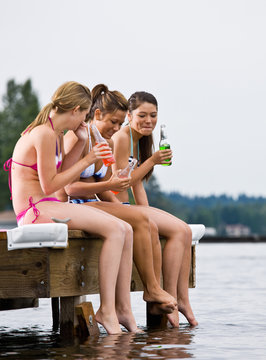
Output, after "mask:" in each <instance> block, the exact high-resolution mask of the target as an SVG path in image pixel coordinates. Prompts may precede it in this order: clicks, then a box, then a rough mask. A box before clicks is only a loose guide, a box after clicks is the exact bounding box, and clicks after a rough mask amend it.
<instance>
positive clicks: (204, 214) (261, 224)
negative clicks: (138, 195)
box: [145, 176, 266, 235]
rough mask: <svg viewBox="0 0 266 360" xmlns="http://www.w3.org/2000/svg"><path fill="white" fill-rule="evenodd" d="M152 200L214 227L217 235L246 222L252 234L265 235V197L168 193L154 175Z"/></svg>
mask: <svg viewBox="0 0 266 360" xmlns="http://www.w3.org/2000/svg"><path fill="white" fill-rule="evenodd" d="M145 187H146V191H147V194H148V197H149V203H150V205H152V206H155V207H158V208H160V209H163V210H165V211H168V212H170V213H171V214H173V215H175V216H177V217H179V218H180V219H182V220H184V221H185V222H187V223H190V224H204V225H205V226H206V227H214V228H216V230H217V234H218V235H225V226H226V225H231V224H243V225H246V226H248V227H249V228H250V230H251V232H252V234H258V235H265V234H266V198H264V197H250V196H246V195H244V194H242V195H239V196H238V197H237V198H233V197H231V196H228V195H220V196H214V195H211V196H206V197H203V196H194V197H189V196H185V195H181V194H180V193H178V192H170V193H165V192H162V191H160V187H159V185H158V183H157V181H156V178H155V177H154V176H153V177H152V178H151V180H150V181H149V182H148V183H147V184H146V185H145Z"/></svg>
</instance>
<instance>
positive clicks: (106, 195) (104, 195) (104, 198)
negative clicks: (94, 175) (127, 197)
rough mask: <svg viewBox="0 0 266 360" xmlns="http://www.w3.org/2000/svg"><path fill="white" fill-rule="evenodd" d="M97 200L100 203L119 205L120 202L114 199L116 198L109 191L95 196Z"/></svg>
mask: <svg viewBox="0 0 266 360" xmlns="http://www.w3.org/2000/svg"><path fill="white" fill-rule="evenodd" d="M97 196H98V197H99V199H101V200H102V201H108V202H115V203H118V204H120V201H119V200H118V199H117V198H116V196H115V195H114V194H113V193H112V192H111V191H104V192H102V193H100V194H97Z"/></svg>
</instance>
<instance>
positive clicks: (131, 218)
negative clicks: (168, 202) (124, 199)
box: [85, 201, 148, 227]
mask: <svg viewBox="0 0 266 360" xmlns="http://www.w3.org/2000/svg"><path fill="white" fill-rule="evenodd" d="M85 204H86V205H87V206H88V207H93V208H95V209H100V210H103V211H105V212H107V213H108V214H111V215H114V216H116V217H118V218H119V219H122V220H124V221H126V222H127V223H129V224H130V225H132V226H133V227H136V226H139V225H140V223H143V222H144V221H148V215H147V213H146V212H145V210H144V209H141V208H137V207H134V206H131V205H123V204H118V203H111V202H107V201H106V202H105V201H98V202H90V203H85Z"/></svg>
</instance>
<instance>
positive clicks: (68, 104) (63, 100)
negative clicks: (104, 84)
mask: <svg viewBox="0 0 266 360" xmlns="http://www.w3.org/2000/svg"><path fill="white" fill-rule="evenodd" d="M76 106H80V109H79V110H80V111H84V110H86V109H89V108H90V107H91V92H90V90H89V89H88V88H87V87H86V86H84V85H81V84H79V83H77V82H75V81H68V82H66V83H64V84H63V85H61V86H60V87H59V88H58V89H57V90H56V91H55V93H54V95H53V96H52V101H51V102H50V103H49V104H47V105H46V106H44V107H43V108H42V110H41V111H40V112H39V114H38V115H37V117H36V118H35V120H34V121H33V122H32V123H31V124H30V125H28V127H27V128H26V130H25V131H31V130H32V129H33V128H35V127H36V126H38V125H42V124H45V123H46V121H47V120H48V117H49V114H50V112H51V110H52V109H56V112H57V113H59V114H63V113H65V112H67V111H70V110H73V109H74V108H75V107H76ZM25 131H24V132H23V133H22V134H24V133H25Z"/></svg>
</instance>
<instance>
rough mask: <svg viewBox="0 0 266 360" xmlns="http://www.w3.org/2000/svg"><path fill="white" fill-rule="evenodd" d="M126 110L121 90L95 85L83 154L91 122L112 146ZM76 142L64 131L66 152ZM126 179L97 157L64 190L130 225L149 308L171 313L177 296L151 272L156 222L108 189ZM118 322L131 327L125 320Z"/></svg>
mask: <svg viewBox="0 0 266 360" xmlns="http://www.w3.org/2000/svg"><path fill="white" fill-rule="evenodd" d="M126 111H127V100H126V99H125V97H124V96H123V95H122V94H121V93H120V92H118V91H110V90H109V89H108V87H107V86H106V85H104V84H99V85H97V86H95V88H94V89H93V90H92V107H91V111H90V114H89V123H88V127H87V130H88V141H87V144H86V147H85V148H84V152H83V154H82V156H86V154H87V153H88V152H90V149H91V148H92V147H93V146H94V144H95V135H94V133H93V132H92V126H96V131H98V132H99V134H100V135H101V136H102V137H103V138H104V139H106V141H107V142H108V144H109V146H110V147H111V148H112V147H113V141H112V140H111V137H112V135H113V134H114V133H115V132H117V131H118V130H119V129H120V127H121V125H122V123H123V122H124V119H125V116H126ZM76 142H77V137H76V135H75V134H74V133H73V132H72V131H70V132H68V133H67V134H66V135H65V145H66V148H65V150H66V153H68V152H69V151H71V149H73V147H74V146H75V144H76ZM129 182H130V179H129V178H119V171H116V172H115V173H114V174H112V170H111V166H109V167H108V166H106V165H104V164H103V162H102V161H101V160H99V161H97V162H96V163H95V164H93V165H92V166H89V167H87V168H86V169H85V170H84V171H83V172H81V173H80V174H79V176H78V177H77V178H76V179H75V181H73V182H72V183H70V184H69V185H67V186H66V187H65V191H66V193H67V195H68V196H69V201H70V202H72V203H76V204H83V207H94V208H97V209H101V210H103V211H105V212H107V213H109V214H112V215H114V216H116V217H118V218H119V219H122V220H124V221H126V222H127V223H129V224H130V225H131V226H132V228H133V238H134V240H133V256H134V262H135V264H136V267H137V269H138V272H139V274H140V277H141V280H142V282H143V285H144V294H143V298H144V300H145V301H147V302H149V303H152V304H153V305H152V311H154V312H156V313H157V312H164V313H171V312H173V311H174V310H175V308H176V300H175V299H174V297H173V296H171V295H169V294H168V293H167V292H166V291H164V290H163V289H162V288H161V287H160V283H159V282H158V280H157V277H156V274H155V272H154V262H160V261H161V260H160V257H161V255H160V252H159V251H155V250H154V249H156V248H157V249H159V248H160V243H159V238H158V231H157V226H156V225H155V224H154V223H153V221H150V220H149V217H148V215H147V214H146V213H145V211H144V210H143V209H141V208H135V207H130V206H125V205H123V204H121V203H120V201H119V200H118V199H117V198H116V197H115V195H114V194H113V193H112V192H111V191H110V190H112V191H115V192H120V191H122V192H123V191H125V190H126V189H127V188H128V187H129ZM95 194H97V196H96V195H95ZM99 199H100V200H101V201H99ZM156 254H157V256H159V259H157V258H156ZM121 312H122V310H121ZM120 323H122V324H123V325H124V326H125V327H127V328H128V329H129V330H130V327H129V326H128V325H127V323H126V322H125V321H122V322H120Z"/></svg>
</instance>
